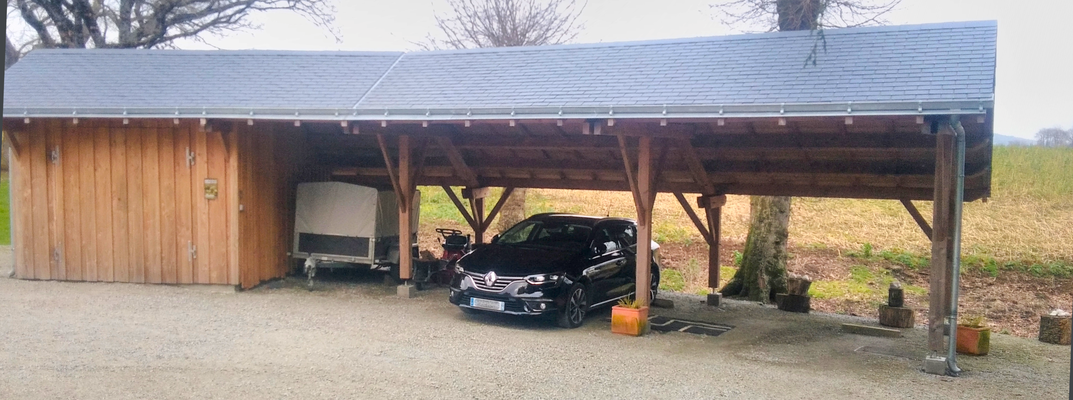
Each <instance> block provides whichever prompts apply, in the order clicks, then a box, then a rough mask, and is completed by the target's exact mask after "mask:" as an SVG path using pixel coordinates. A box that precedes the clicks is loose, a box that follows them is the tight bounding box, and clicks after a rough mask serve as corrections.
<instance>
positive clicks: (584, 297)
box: [556, 282, 589, 329]
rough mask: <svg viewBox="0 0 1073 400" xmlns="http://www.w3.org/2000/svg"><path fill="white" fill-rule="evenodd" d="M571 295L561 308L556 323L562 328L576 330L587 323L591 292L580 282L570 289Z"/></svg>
mask: <svg viewBox="0 0 1073 400" xmlns="http://www.w3.org/2000/svg"><path fill="white" fill-rule="evenodd" d="M569 293H570V294H568V295H567V297H566V302H565V303H563V306H562V307H561V308H559V317H558V318H557V319H556V322H557V323H558V324H559V326H560V327H562V328H566V329H574V328H577V327H579V326H581V324H582V323H584V322H585V315H586V314H587V313H588V311H589V291H588V289H587V288H586V287H585V285H583V284H582V283H580V282H578V283H575V284H574V286H571V287H570V292H569Z"/></svg>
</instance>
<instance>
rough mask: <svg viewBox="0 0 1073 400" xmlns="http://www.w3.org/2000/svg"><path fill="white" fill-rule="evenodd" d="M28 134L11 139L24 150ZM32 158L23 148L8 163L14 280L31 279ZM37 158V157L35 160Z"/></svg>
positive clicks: (32, 262) (12, 135) (32, 250)
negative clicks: (15, 139) (9, 167)
mask: <svg viewBox="0 0 1073 400" xmlns="http://www.w3.org/2000/svg"><path fill="white" fill-rule="evenodd" d="M29 132H30V131H29V130H24V131H20V132H12V133H11V137H13V138H19V139H17V140H20V142H21V143H22V145H24V146H28V144H29V143H30V141H31V140H34V139H32V138H30V137H29V136H30V135H29ZM32 157H33V155H32V154H31V153H30V151H29V150H27V148H24V149H23V150H22V152H20V153H18V155H16V156H15V157H13V158H12V161H14V162H13V163H11V166H12V169H11V190H12V192H11V193H13V194H14V196H12V200H13V201H14V204H12V205H11V212H12V213H13V215H14V216H15V226H14V229H15V232H13V236H12V237H13V238H14V240H15V242H14V243H13V244H14V245H15V249H14V250H15V254H16V260H15V267H16V268H17V272H16V274H17V276H18V278H20V279H34V265H35V262H34V237H33V224H34V220H33V209H34V207H33V191H32V185H31V182H30V180H31V179H32V177H33V175H32V170H31V168H32V163H31V161H30V158H32ZM38 157H40V155H39V156H38Z"/></svg>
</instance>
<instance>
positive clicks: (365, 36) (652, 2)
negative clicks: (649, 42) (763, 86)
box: [179, 0, 1073, 138]
mask: <svg viewBox="0 0 1073 400" xmlns="http://www.w3.org/2000/svg"><path fill="white" fill-rule="evenodd" d="M713 2H714V1H712V0H647V1H646V0H589V1H588V6H587V7H586V8H585V10H584V12H583V14H582V15H581V20H582V22H583V23H584V25H585V26H584V30H583V31H582V32H581V34H580V35H579V36H578V38H577V39H576V40H575V42H580V43H591V42H616V41H633V40H645V39H662V38H686V37H697V36H716V35H727V34H736V33H740V32H741V31H742V29H731V28H728V27H726V26H724V25H723V24H722V23H721V21H720V15H719V14H718V13H717V12H716V11H714V10H712V9H711V8H710V7H709V4H711V3H713ZM445 7H446V5H445V4H444V2H443V1H442V0H390V1H386V0H336V8H337V9H338V14H337V16H336V22H335V26H336V29H337V30H338V31H339V33H340V34H341V41H339V42H337V41H336V40H335V38H333V37H331V36H330V35H328V34H327V32H326V31H325V30H324V29H322V28H319V27H317V26H314V25H313V24H312V23H310V22H309V21H307V20H305V19H303V18H301V17H297V16H294V15H292V14H288V13H285V12H276V13H266V14H261V15H258V16H256V17H255V21H256V23H258V24H260V25H261V29H260V30H256V31H250V32H241V33H234V34H230V35H228V36H227V37H220V38H211V37H210V38H207V41H208V42H209V43H211V44H212V45H213V46H215V47H218V48H223V49H292V50H415V49H416V48H417V46H416V45H414V42H419V41H421V40H422V39H424V38H425V37H426V35H428V34H429V33H430V32H433V31H434V30H435V19H434V17H433V16H434V15H435V12H436V11H441V12H442V11H444V9H445ZM1071 15H1073V0H1023V1H1010V0H903V1H902V3H901V5H900V6H899V7H898V8H897V9H896V10H895V11H893V12H892V13H890V14H889V15H888V16H887V19H888V20H889V22H890V23H891V24H897V25H902V24H919V23H930V22H948V21H975V20H997V21H998V27H999V29H998V32H999V38H998V71H997V73H996V79H997V88H996V95H995V97H996V100H995V103H996V105H995V109H996V110H995V133H999V134H1005V135H1013V136H1020V137H1025V138H1031V137H1033V135H1035V133H1036V131H1038V130H1039V129H1041V128H1045V127H1050V126H1061V127H1063V128H1070V127H1073V77H1071V75H1073V72H1071V71H1073V30H1071V28H1070V25H1069V17H1070V16H1071ZM746 29H747V28H746ZM179 46H180V47H181V48H184V49H209V48H213V47H210V46H208V45H205V44H202V43H196V42H183V43H180V44H179ZM951 51H956V49H951Z"/></svg>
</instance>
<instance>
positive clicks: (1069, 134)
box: [1036, 126, 1073, 147]
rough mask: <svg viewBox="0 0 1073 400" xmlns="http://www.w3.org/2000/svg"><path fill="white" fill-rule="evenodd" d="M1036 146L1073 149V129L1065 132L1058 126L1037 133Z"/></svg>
mask: <svg viewBox="0 0 1073 400" xmlns="http://www.w3.org/2000/svg"><path fill="white" fill-rule="evenodd" d="M1036 144H1039V145H1040V146H1044V147H1073V128H1071V129H1069V130H1065V129H1062V128H1059V127H1057V126H1055V127H1052V128H1043V129H1040V130H1039V132H1036Z"/></svg>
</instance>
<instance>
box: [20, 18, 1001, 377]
mask: <svg viewBox="0 0 1073 400" xmlns="http://www.w3.org/2000/svg"><path fill="white" fill-rule="evenodd" d="M996 29H997V28H996V27H995V24H994V23H993V22H982V23H981V22H974V23H957V24H933V25H920V26H906V27H885V28H859V29H845V30H838V31H831V32H828V33H827V34H826V41H827V51H826V52H825V53H821V54H819V58H818V63H817V64H816V65H812V66H806V65H802V63H803V60H805V59H806V57H807V56H808V54H809V51H810V49H811V48H813V46H812V45H813V43H814V40H815V38H814V37H812V36H810V35H809V33H808V32H786V33H774V34H762V35H741V36H733V37H724V38H697V39H682V40H672V41H654V42H639V43H622V44H597V45H573V46H549V47H540V48H516V49H483V50H471V51H436V52H417V53H405V54H403V53H340V54H332V53H308V54H305V53H300V52H281V53H272V52H267V53H266V52H166V51H158V52H125V51H82V52H79V51H65V50H57V51H49V52H34V53H31V54H30V55H29V56H27V57H26V58H25V59H24V60H23V61H22V62H20V63H19V64H18V65H16V66H15V67H14V68H12V70H11V71H9V74H8V76H7V82H6V83H7V85H6V86H5V107H4V129H5V133H7V134H8V135H9V138H10V139H11V142H12V144H13V146H12V148H13V152H14V153H15V155H16V158H17V160H16V163H15V165H16V170H15V173H14V176H15V180H14V186H13V187H15V188H16V190H13V192H18V193H22V194H20V196H21V197H20V198H16V199H15V200H16V201H14V202H13V204H14V211H15V212H14V214H16V215H17V217H16V219H15V221H16V223H15V231H16V232H15V235H14V238H15V239H14V240H15V247H16V249H15V254H16V268H17V273H18V274H19V277H21V278H29V279H74V280H89V279H85V277H84V276H79V277H75V278H72V277H71V276H69V275H65V274H63V273H62V271H67V270H68V268H72V269H78V270H80V271H84V270H86V266H85V265H84V264H85V262H86V260H85V259H83V258H81V257H78V256H69V255H68V254H69V253H63V254H61V253H57V249H63V248H64V244H68V243H69V242H68V241H67V240H66V238H68V237H80V238H90V237H91V236H90V235H89V234H87V233H86V232H82V230H83V229H85V228H84V227H85V226H87V225H85V224H81V225H79V224H76V223H75V221H76V218H78V219H84V220H85V221H91V222H90V223H89V225H88V226H93V222H92V221H94V220H93V219H92V218H89V216H88V215H86V214H84V213H81V212H80V211H79V210H80V209H79V207H77V204H80V203H78V202H77V201H76V200H75V198H72V197H69V196H66V195H60V193H66V194H70V193H78V192H75V191H60V190H59V187H60V185H62V184H63V183H64V182H67V181H68V179H70V180H71V182H99V181H100V180H101V179H104V178H107V177H111V178H112V179H111V180H107V181H108V182H110V183H109V184H110V185H113V186H114V190H113V191H112V192H113V193H119V194H118V197H116V195H114V194H113V195H110V196H112V197H108V196H104V198H105V199H107V201H95V202H94V201H90V202H89V203H90V204H94V206H93V209H95V210H97V213H98V215H107V216H111V217H121V219H122V220H121V221H119V222H118V223H116V224H113V233H115V232H119V231H118V230H116V229H119V228H120V227H123V226H125V227H127V228H129V229H126V230H123V231H122V233H123V235H124V236H123V237H126V238H128V239H131V240H135V241H139V242H141V241H144V242H143V243H144V247H141V246H142V245H141V244H139V247H137V248H136V249H134V250H129V251H128V249H126V248H123V249H121V250H120V247H121V246H119V245H118V244H117V243H114V242H111V241H110V240H112V238H114V237H116V236H115V235H113V236H109V237H106V236H107V235H97V236H96V237H94V240H96V242H94V241H88V242H86V241H83V243H88V244H73V245H71V246H67V247H66V248H75V247H85V246H93V245H94V243H102V242H107V243H108V246H109V247H111V248H113V249H115V250H116V251H115V252H113V254H121V253H120V251H122V254H126V255H127V256H128V257H129V260H130V263H131V269H130V270H132V271H135V272H136V273H137V271H143V272H150V273H151V274H149V275H147V276H150V278H149V279H146V278H145V277H144V276H134V277H133V278H131V277H129V276H126V275H124V276H122V277H120V276H119V275H117V274H115V273H112V274H109V279H110V280H120V281H134V282H160V283H187V282H188V281H185V280H183V279H184V277H185V276H186V275H184V271H186V270H188V269H189V268H194V267H193V266H192V265H193V264H192V262H190V263H183V262H182V260H183V258H184V256H185V257H186V259H187V260H194V259H195V258H194V257H193V256H191V255H190V254H191V253H190V250H193V246H194V243H201V246H202V247H201V250H200V251H204V250H205V249H206V247H207V248H208V251H210V252H212V253H213V256H212V259H211V260H208V262H209V263H210V264H209V265H217V267H214V268H210V269H209V270H206V271H205V274H201V273H199V272H195V273H194V274H193V275H192V276H193V277H194V278H193V279H192V282H197V283H220V284H237V285H241V286H243V287H248V286H252V285H254V284H256V283H257V282H261V281H264V280H267V279H271V278H274V277H278V276H282V275H283V274H284V273H286V270H287V265H286V255H285V251H284V247H283V246H284V243H286V242H287V240H286V238H287V236H288V235H290V234H291V232H290V231H288V229H289V228H288V226H289V223H288V217H289V216H292V215H293V194H294V187H293V186H294V184H296V183H297V182H300V181H303V180H322V179H329V178H330V179H336V180H342V181H349V182H355V183H362V184H367V185H374V186H381V187H391V188H393V189H394V190H395V191H396V193H397V195H398V198H399V199H400V200H401V201H400V202H399V205H400V210H399V215H400V218H403V219H404V220H405V219H408V218H409V217H410V216H409V210H410V208H411V207H410V205H411V203H412V201H413V199H414V197H415V196H414V191H415V189H416V187H417V186H419V185H432V186H441V187H445V188H450V187H452V186H462V187H464V188H465V190H463V197H464V198H465V199H466V200H469V203H470V210H471V211H470V212H466V211H465V207H464V204H463V203H462V200H461V199H458V198H457V196H456V195H455V194H454V192H453V191H449V192H448V193H449V195H450V196H451V197H452V200H453V201H454V203H455V204H456V206H458V208H459V210H460V211H461V212H462V213H463V215H465V216H466V220H467V222H469V224H470V226H471V227H472V228H473V229H474V233H475V234H476V235H477V238H478V240H483V239H484V238H483V236H484V232H485V230H486V229H487V228H488V226H489V225H490V223H491V221H492V220H493V219H494V217H495V214H496V212H497V211H498V209H499V208H500V207H499V205H497V206H496V207H493V211H492V212H491V213H489V215H483V209H484V207H483V202H484V199H485V197H486V194H487V193H488V190H487V188H489V187H503V188H505V191H504V192H505V194H507V195H509V193H510V192H511V190H512V188H556V189H590V190H605V191H628V192H630V193H632V194H633V200H634V206H635V208H636V211H637V222H638V226H639V235H638V236H639V237H638V240H639V242H641V243H645V242H647V241H648V240H649V239H650V237H651V229H652V205H653V203H654V199H655V197H656V195H657V193H660V192H663V193H669V194H673V195H674V196H675V197H676V198H677V199H678V200H679V201H680V202H681V204H682V205H683V207H685V209H686V211H687V213H688V214H689V215H690V218H691V220H692V221H693V222H694V224H695V225H696V227H697V228H698V229H699V230H700V232H701V235H702V236H703V237H704V238H705V240H706V241H707V242H708V243H709V245H710V250H709V251H710V254H711V255H712V256H711V257H709V258H710V262H709V277H710V278H709V282H710V285H711V286H712V287H713V289H714V288H715V286H717V283H718V279H719V268H718V246H719V238H720V221H721V207H722V205H723V204H724V203H725V197H724V196H726V195H728V194H738V195H782V196H809V197H842V198H864V199H889V200H892V201H901V202H902V203H903V204H905V205H906V208H907V209H908V210H909V213H910V215H912V216H913V218H914V219H915V220H916V221H917V222H918V223H919V224H920V225H921V227H922V230H923V231H924V232H925V233H926V234H928V235H929V236H930V238H931V240H932V244H933V257H932V268H931V288H930V289H931V293H930V296H931V297H930V309H929V330H930V331H929V350H930V351H931V353H932V355H934V356H938V355H941V354H942V353H943V350H944V343H943V336H944V325H945V324H944V322H943V319H944V318H950V317H954V316H956V315H955V311H956V308H955V307H953V305H955V304H956V303H955V300H956V291H955V290H956V289H955V288H956V273H955V268H956V267H955V266H956V263H957V259H958V258H957V256H956V253H957V252H956V251H955V250H956V249H957V248H958V243H957V240H956V238H957V237H958V231H957V227H958V226H959V224H958V219H957V217H958V216H959V215H960V214H959V212H960V211H959V210H960V203H958V202H957V201H956V200H957V199H958V198H959V195H962V196H963V200H964V201H974V200H977V199H982V198H986V197H988V196H989V194H990V187H991V184H990V181H991V179H990V176H991V145H992V144H991V143H992V142H991V140H992V119H993V115H994V102H993V98H994V61H995V60H994V58H995V50H994V45H995V35H996V33H995V32H996ZM182 57H187V58H184V59H180V58H182ZM116 58H122V59H123V62H116V60H115V59H116ZM280 60H283V61H285V62H280V63H279V65H276V64H273V63H272V62H274V61H280ZM236 63H237V64H236ZM115 65H123V66H126V68H129V69H128V70H122V69H118V70H117V69H116V67H115ZM194 65H196V66H197V69H193V68H191V67H189V66H194ZM236 65H243V66H244V67H241V68H236ZM72 66H78V67H79V68H82V69H83V70H86V71H87V74H89V75H91V76H92V78H93V79H90V80H87V81H81V80H72V79H70V78H69V77H68V76H66V75H64V74H63V73H62V71H63V68H71V67H72ZM57 69H58V70H57ZM146 71H150V72H149V73H147V72H146ZM236 71H238V72H237V73H236ZM138 74H141V75H138ZM131 75H137V79H131ZM142 75H145V76H142ZM282 76H286V77H287V79H276V78H278V77H282ZM13 80H14V81H13ZM340 82H347V83H352V86H353V87H349V88H348V89H347V90H339V85H340ZM12 87H14V88H12ZM42 88H43V89H42ZM340 93H342V94H340ZM359 96H360V97H359ZM80 120H81V122H78V121H80ZM87 132H95V133H94V134H95V135H99V136H92V137H93V138H94V140H93V141H89V140H88V139H85V138H86V137H87V135H88V133H87ZM961 139H963V140H964V144H965V154H964V158H963V159H961V158H960V157H958V152H957V151H956V146H955V145H956V144H957V143H958V140H961ZM61 143H62V145H63V146H67V144H68V143H78V145H77V146H75V147H72V149H73V151H74V152H75V153H78V154H79V155H82V154H86V155H94V154H102V155H107V156H108V157H104V156H86V157H80V158H74V157H68V156H66V155H68V154H73V153H71V152H70V151H67V148H66V147H63V150H64V151H62V154H64V156H62V157H61V156H55V157H54V156H53V154H60V153H61V152H59V151H58V150H57V152H52V151H51V150H52V149H53V148H54V147H53V145H54V144H61ZM91 150H92V151H91ZM125 150H133V151H137V154H138V157H137V158H133V157H127V155H128V154H127V153H124V151H125ZM117 155H121V156H122V157H118V156H117ZM117 157H118V159H122V160H125V161H124V163H123V164H122V166H123V167H124V168H123V171H122V172H120V171H113V172H111V173H109V174H103V173H98V174H94V176H92V177H91V176H89V175H88V174H86V173H85V171H84V168H96V169H97V171H98V172H103V171H102V170H101V168H102V167H101V166H100V165H99V164H94V163H96V162H98V161H96V160H105V159H107V160H110V161H112V164H111V166H112V167H115V166H117V164H116V163H115V162H114V160H116V159H117ZM959 159H961V160H963V161H964V164H963V166H964V186H963V191H961V192H959V191H957V188H958V185H957V184H956V183H957V181H958V179H957V178H958V177H957V175H958V174H957V171H958V170H959V168H958V165H959V164H958V162H957V161H958V160H959ZM58 160H63V161H58ZM89 160H95V161H94V163H90V161H89ZM24 162H25V164H23V163H24ZM23 165H27V166H29V169H26V168H24V167H22V166H23ZM160 165H166V167H165V169H168V170H169V171H171V172H162V171H163V170H158V171H157V172H153V171H154V170H153V169H152V168H153V166H160ZM191 166H196V168H197V169H192V170H191V171H192V172H190V171H187V172H185V173H184V172H183V170H184V169H188V168H190V167H191ZM147 168H148V169H147ZM104 169H105V170H108V169H109V167H108V166H107V165H105V166H104ZM22 171H32V172H31V173H30V175H28V176H27V175H23V173H22ZM39 173H40V175H39ZM171 173H174V174H172V175H166V174H171ZM74 174H81V175H85V177H84V179H81V180H75V179H74V176H73V175H74ZM122 174H134V175H136V176H138V177H140V178H138V179H140V180H138V181H133V182H136V184H134V185H132V186H130V187H128V186H126V185H125V184H126V183H127V179H125V178H124V177H125V176H127V175H122ZM97 175H101V176H100V177H99V178H98V177H97ZM165 176H167V177H169V178H168V179H171V180H174V181H176V182H179V184H178V185H179V186H177V187H178V188H179V189H177V190H176V191H175V192H174V193H173V192H171V191H168V189H164V186H153V184H152V182H154V181H153V179H162V178H164V177H165ZM209 181H212V182H213V184H214V185H215V184H218V185H219V197H218V198H217V197H215V195H214V196H213V197H212V198H211V199H209V197H207V196H208V194H209V192H210V190H209V188H208V187H205V188H202V187H201V184H202V182H204V183H205V184H206V185H207V184H208V183H209ZM147 182H148V183H147ZM120 183H123V184H124V185H123V186H122V187H120V186H117V185H119V184H120ZM165 184H167V182H166V181H162V185H165ZM79 185H81V183H79ZM79 187H80V188H83V187H95V186H92V185H90V186H79ZM186 188H190V189H191V193H193V194H194V195H193V197H192V198H191V199H190V200H191V201H192V202H191V203H190V204H186V203H183V202H182V201H183V199H187V196H188V193H187V191H186ZM145 190H148V193H150V194H152V193H168V195H167V196H165V197H162V198H151V197H146V196H143V193H145ZM202 190H205V192H206V196H201V194H200V191H202ZM212 190H216V187H215V186H214V187H213V188H212ZM102 193H103V192H102ZM687 195H689V196H688V197H687ZM173 196H178V197H177V198H178V199H179V200H178V203H175V202H172V201H171V200H170V197H173ZM202 197H204V198H205V199H208V200H207V201H206V200H203V199H202ZM79 200H80V199H79ZM915 200H931V201H934V202H935V204H936V205H937V206H936V207H934V209H935V213H934V215H933V216H932V223H931V226H928V224H927V221H926V220H925V219H924V218H923V216H921V215H919V212H917V211H916V209H915V207H913V205H912V201H915ZM694 202H695V203H696V207H697V208H700V209H702V210H701V211H703V217H701V213H700V212H698V211H695V210H694V205H693V204H692V203H694ZM128 203H129V204H128ZM82 204H84V203H82ZM176 207H178V208H176ZM189 207H194V208H193V209H192V210H191V209H189ZM145 210H150V211H151V213H149V212H147V211H145ZM65 212H66V213H65ZM184 213H189V214H184ZM143 214H144V215H143ZM175 215H179V216H181V217H182V219H184V220H189V221H191V223H192V227H191V231H190V232H191V233H190V235H192V236H193V237H194V239H193V240H189V241H185V240H184V239H185V238H184V236H186V232H185V231H182V232H179V233H177V234H175V235H174V236H173V232H171V231H170V230H168V229H167V228H166V224H165V223H161V221H168V220H169V218H173V217H174V216H175ZM132 221H133V222H132ZM401 226H402V232H400V242H401V243H400V244H401V246H402V248H408V246H409V245H410V242H411V241H412V240H413V236H412V232H406V229H408V225H407V224H402V225H401ZM72 227H73V228H72ZM71 229H74V230H71ZM75 230H77V231H78V233H79V235H65V234H64V233H65V232H67V231H70V232H75ZM141 231H145V232H148V233H149V235H148V236H145V235H142V236H139V235H137V232H141ZM161 235H163V236H161ZM165 237H166V238H168V239H174V240H163V239H162V238H165ZM923 237H924V236H923V235H922V238H923ZM184 242H186V243H187V244H188V246H189V247H188V248H187V249H184V248H183V246H182V245H183V243H184ZM30 243H32V246H31V245H30ZM161 243H164V244H166V246H167V247H165V248H160V247H158V246H159V245H160V244H161ZM143 249H144V250H143ZM135 250H137V251H135ZM184 250H187V252H186V253H184ZM200 251H199V253H198V254H205V253H201V252H200ZM57 254H59V255H57ZM20 255H22V256H20ZM172 256H174V257H172ZM20 257H21V258H20ZM57 257H58V258H57ZM637 257H638V260H639V261H642V262H641V263H640V265H645V264H646V263H647V260H648V259H649V258H650V257H651V254H650V252H649V249H648V247H647V246H639V247H638V254H637ZM176 262H178V263H179V267H178V272H177V273H175V274H172V272H171V271H172V270H173V268H175V267H173V265H174V264H175V263H176ZM401 262H402V264H403V265H402V268H401V272H400V275H401V276H400V277H401V278H402V279H404V280H407V279H409V278H410V276H409V274H410V265H407V264H409V263H411V262H412V260H410V259H408V258H406V257H403V258H402V261H401ZM212 263H215V264H212ZM198 265H200V264H198ZM158 268H164V269H162V271H164V272H162V275H160V276H161V278H160V279H159V280H158V279H157V275H155V274H156V269H158ZM20 271H21V272H20ZM26 271H35V272H36V271H42V275H41V277H38V276H37V275H35V274H30V275H25V272H26ZM46 271H47V272H53V271H55V272H57V273H56V274H52V273H45V272H46ZM98 271H99V270H98ZM42 277H43V278H42ZM175 277H177V278H175ZM119 278H122V279H119ZM176 279H177V280H176ZM648 280H649V276H648V274H647V272H646V271H643V270H638V274H637V277H636V281H637V284H638V285H641V287H643V286H645V285H647V284H648ZM404 285H406V284H405V283H404ZM647 295H648V294H647V291H641V292H639V293H638V294H637V296H638V298H639V300H642V301H645V300H648V299H646V297H647Z"/></svg>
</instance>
